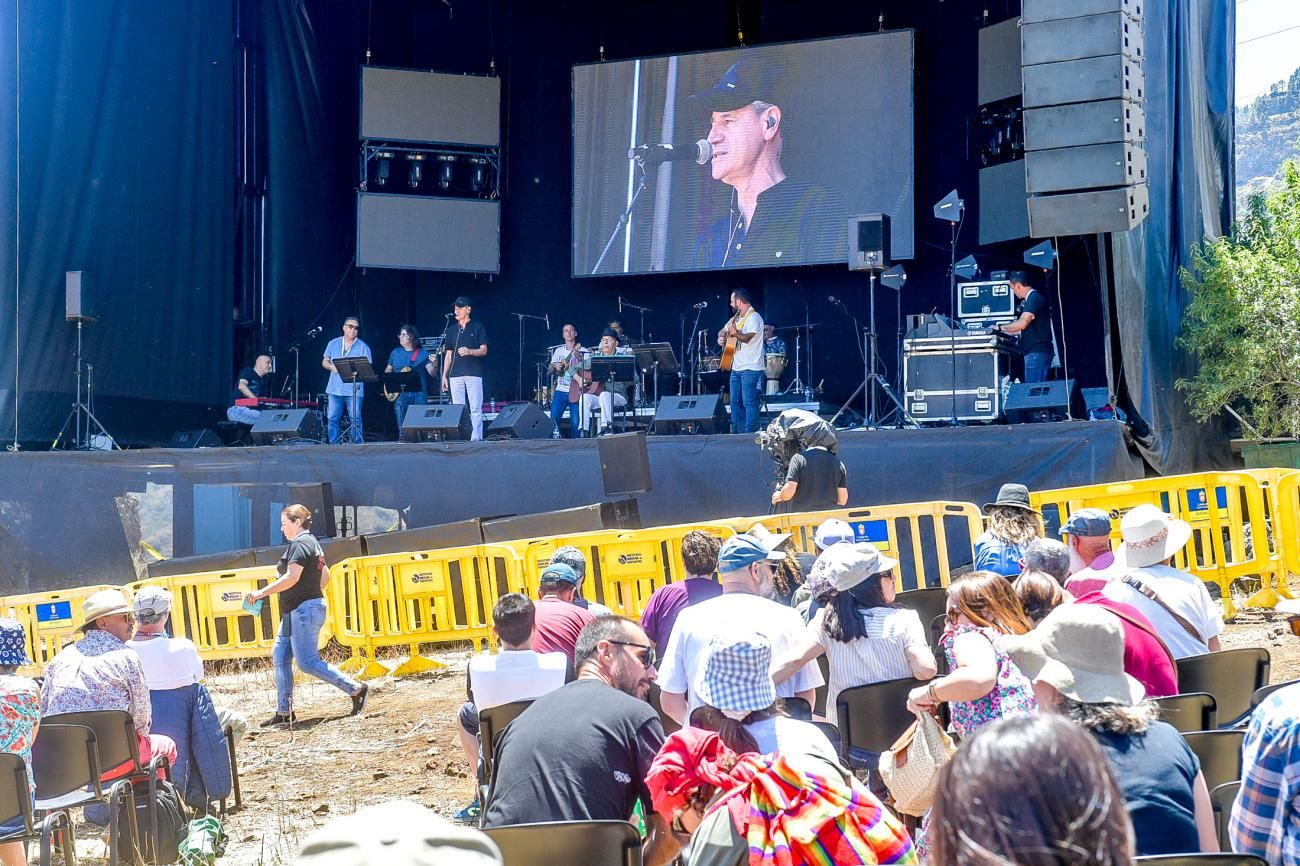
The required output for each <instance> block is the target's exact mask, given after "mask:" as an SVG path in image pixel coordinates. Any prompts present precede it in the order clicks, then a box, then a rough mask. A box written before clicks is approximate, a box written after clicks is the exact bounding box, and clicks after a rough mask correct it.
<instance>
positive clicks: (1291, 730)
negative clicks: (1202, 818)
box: [1228, 685, 1300, 866]
mask: <svg viewBox="0 0 1300 866" xmlns="http://www.w3.org/2000/svg"><path fill="white" fill-rule="evenodd" d="M1228 832H1229V835H1230V836H1231V837H1232V848H1233V850H1234V851H1236V852H1237V853H1239V854H1254V855H1256V856H1258V857H1262V858H1264V860H1265V861H1266V862H1268V863H1269V864H1271V866H1300V685H1293V686H1287V687H1286V688H1284V689H1278V690H1277V691H1276V692H1274V693H1273V694H1271V695H1269V696H1268V698H1266V699H1265V700H1264V702H1263V703H1262V704H1260V705H1259V707H1257V708H1256V710H1255V712H1254V715H1253V716H1252V717H1251V720H1250V728H1249V730H1247V731H1246V740H1245V743H1244V745H1243V746H1242V778H1241V790H1240V791H1239V792H1238V793H1237V801H1236V802H1235V803H1233V805H1232V817H1231V818H1229V820H1228Z"/></svg>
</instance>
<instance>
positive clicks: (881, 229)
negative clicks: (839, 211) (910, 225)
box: [849, 213, 893, 271]
mask: <svg viewBox="0 0 1300 866" xmlns="http://www.w3.org/2000/svg"><path fill="white" fill-rule="evenodd" d="M891 264H893V263H892V262H891V261H890V260H889V214H887V213H869V214H864V215H862V216H854V217H849V270H851V271H883V270H884V269H885V268H887V267H889V266H890V265H891Z"/></svg>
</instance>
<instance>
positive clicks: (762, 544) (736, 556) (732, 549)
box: [718, 534, 785, 574]
mask: <svg viewBox="0 0 1300 866" xmlns="http://www.w3.org/2000/svg"><path fill="white" fill-rule="evenodd" d="M773 537H774V538H781V536H773ZM781 540H782V541H784V540H785V539H784V538H781ZM779 543H780V542H777V544H779ZM783 559H785V554H784V553H779V552H777V550H776V545H775V544H771V545H769V544H768V543H767V542H766V541H759V540H758V539H757V538H754V537H753V536H752V535H743V534H742V535H733V536H731V537H730V538H728V539H727V540H726V541H724V542H723V543H722V550H720V551H718V572H719V573H721V574H726V573H727V572H731V571H740V570H741V569H743V568H748V567H749V566H750V565H753V564H754V563H755V562H762V561H764V560H767V561H769V562H780V561H781V560H783Z"/></svg>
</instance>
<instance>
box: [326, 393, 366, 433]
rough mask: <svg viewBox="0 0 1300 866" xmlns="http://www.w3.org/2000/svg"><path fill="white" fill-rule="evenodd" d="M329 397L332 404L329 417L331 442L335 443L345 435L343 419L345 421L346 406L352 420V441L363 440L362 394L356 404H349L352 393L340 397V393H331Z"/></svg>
mask: <svg viewBox="0 0 1300 866" xmlns="http://www.w3.org/2000/svg"><path fill="white" fill-rule="evenodd" d="M329 398H330V405H329V415H328V419H329V433H330V444H331V445H334V444H335V443H337V442H338V441H339V439H340V438H342V435H343V434H342V421H343V409H344V408H346V409H347V410H348V419H349V420H351V421H352V441H353V442H360V441H361V411H360V410H361V399H360V395H358V398H357V403H356V405H355V406H352V405H349V404H350V403H352V395H351V394H348V395H347V396H346V397H340V396H339V395H338V394H330V395H329Z"/></svg>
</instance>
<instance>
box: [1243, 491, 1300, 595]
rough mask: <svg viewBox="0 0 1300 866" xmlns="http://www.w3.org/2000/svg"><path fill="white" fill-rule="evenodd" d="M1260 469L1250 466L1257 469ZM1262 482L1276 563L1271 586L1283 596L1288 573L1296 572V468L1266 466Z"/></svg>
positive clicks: (1299, 564) (1299, 524) (1299, 558)
mask: <svg viewBox="0 0 1300 866" xmlns="http://www.w3.org/2000/svg"><path fill="white" fill-rule="evenodd" d="M1259 471H1261V470H1253V472H1254V473H1257V472H1259ZM1263 471H1264V472H1266V473H1268V476H1267V480H1266V481H1265V485H1266V486H1267V488H1268V494H1269V496H1268V503H1269V511H1270V517H1271V518H1272V521H1271V527H1272V536H1271V542H1272V548H1273V550H1274V551H1275V553H1276V555H1277V560H1278V567H1277V570H1276V571H1275V572H1274V575H1273V576H1274V582H1273V590H1274V591H1275V592H1276V593H1277V595H1279V596H1282V597H1283V598H1295V596H1294V595H1292V593H1291V587H1290V576H1291V575H1293V574H1300V471H1296V470H1294V469H1268V470H1263Z"/></svg>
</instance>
